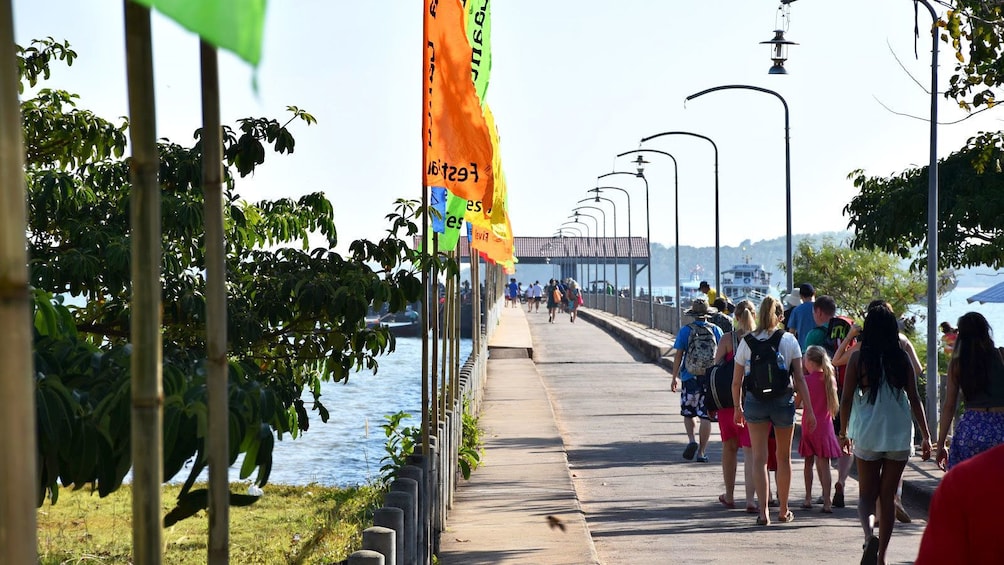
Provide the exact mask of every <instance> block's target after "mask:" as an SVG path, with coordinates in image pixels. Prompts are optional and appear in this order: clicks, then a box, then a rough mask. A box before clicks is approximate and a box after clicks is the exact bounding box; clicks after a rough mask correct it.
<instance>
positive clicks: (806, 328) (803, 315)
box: [788, 283, 816, 350]
mask: <svg viewBox="0 0 1004 565" xmlns="http://www.w3.org/2000/svg"><path fill="white" fill-rule="evenodd" d="M798 296H799V298H800V299H801V300H802V303H801V304H799V305H798V306H795V309H794V310H792V311H791V317H790V318H788V330H789V331H790V330H794V331H795V337H797V338H798V346H799V347H801V348H802V349H803V350H804V349H805V340H806V338H807V337H809V332H811V331H812V329H813V328H815V327H816V320H815V319H813V317H812V306H813V304H812V303H813V302H814V301H815V300H816V289H815V288H813V286H812V285H811V284H809V283H804V284H802V285H800V286H799V287H798Z"/></svg>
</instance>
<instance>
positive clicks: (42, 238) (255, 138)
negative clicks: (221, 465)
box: [18, 40, 456, 504]
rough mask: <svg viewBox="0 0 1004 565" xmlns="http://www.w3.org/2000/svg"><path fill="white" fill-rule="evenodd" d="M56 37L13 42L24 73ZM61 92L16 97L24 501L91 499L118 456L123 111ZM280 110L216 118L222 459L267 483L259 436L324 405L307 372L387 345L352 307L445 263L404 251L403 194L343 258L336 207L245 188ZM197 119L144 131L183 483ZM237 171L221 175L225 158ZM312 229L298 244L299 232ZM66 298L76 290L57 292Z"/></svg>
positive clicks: (125, 378)
mask: <svg viewBox="0 0 1004 565" xmlns="http://www.w3.org/2000/svg"><path fill="white" fill-rule="evenodd" d="M74 56H75V54H74V53H73V52H72V51H70V50H69V48H68V46H67V44H57V43H55V42H54V41H51V40H46V41H41V42H39V41H36V42H35V43H33V44H32V46H31V47H29V48H26V49H20V48H19V50H18V59H19V61H18V62H19V68H20V69H22V73H23V74H22V86H23V83H25V82H26V83H27V84H28V85H29V86H33V87H34V86H35V84H36V82H38V80H39V78H40V77H44V78H48V77H49V73H50V71H49V68H48V66H47V64H48V62H50V61H54V60H59V59H62V60H65V61H66V62H67V63H70V62H72V58H73V57H74ZM75 104H76V96H75V95H72V94H69V93H66V92H63V91H59V90H51V89H40V90H39V91H38V92H37V93H36V94H35V95H34V96H29V97H27V98H26V99H24V101H23V102H22V112H23V115H24V129H25V131H24V136H25V140H26V144H27V160H26V166H25V175H26V181H27V188H28V214H29V217H28V248H29V256H30V268H31V278H32V285H33V286H34V287H35V288H36V289H37V291H36V292H35V294H34V316H35V318H34V320H35V367H36V375H35V378H36V383H37V393H36V398H37V401H38V403H39V410H38V418H39V430H40V433H39V456H40V462H41V465H40V469H39V472H40V479H41V480H40V485H41V487H42V489H43V490H42V491H40V492H39V504H41V503H42V501H43V497H44V495H45V493H46V492H47V493H48V495H49V496H50V498H51V500H52V502H53V503H54V502H55V501H56V498H57V491H58V484H59V483H62V484H63V486H69V485H71V484H72V485H74V487H75V488H81V487H83V486H84V485H91V486H92V488H96V490H97V491H98V492H99V494H101V495H102V496H105V495H107V494H109V493H110V492H112V491H114V490H115V489H116V488H118V487H119V485H120V484H121V481H122V479H123V477H124V476H125V474H126V472H127V471H128V469H129V467H130V465H131V451H130V435H129V434H130V400H131V399H130V374H129V372H130V360H129V357H130V353H131V345H130V344H129V336H130V320H131V308H132V305H131V303H130V299H131V272H130V268H131V267H130V254H131V249H130V241H129V234H130V226H129V209H130V197H131V191H130V187H129V160H128V159H122V155H123V154H124V151H125V143H126V128H127V127H128V124H127V123H126V122H125V121H122V122H121V123H117V124H116V123H111V122H108V121H105V120H103V119H102V118H99V117H97V116H95V115H93V114H92V113H90V112H87V111H83V110H79V109H77V108H76V106H75ZM288 110H289V112H290V113H291V117H290V118H289V119H288V120H287V121H285V122H284V123H280V122H278V121H276V120H273V119H265V118H247V119H243V120H239V122H238V125H237V128H236V129H231V128H228V127H225V128H224V132H223V133H224V159H225V164H226V166H225V178H224V182H225V185H224V189H223V190H224V194H223V199H224V214H225V218H224V223H225V226H224V229H225V240H226V270H227V315H228V324H227V338H228V352H229V367H230V371H229V373H230V374H229V377H230V378H229V394H230V430H229V431H230V454H229V456H230V462H231V464H232V463H233V462H235V461H236V459H237V457H238V456H239V454H241V453H244V454H246V457H245V459H244V460H245V463H244V466H243V467H242V469H241V477H242V478H246V477H248V476H250V474H251V473H252V472H253V471H254V470H255V468H257V469H258V475H257V479H256V482H257V483H258V484H259V485H264V484H265V483H266V482H267V481H268V476H269V472H270V469H271V465H272V446H273V443H274V438H275V435H276V434H278V436H279V438H280V439H281V438H282V435H283V434H285V433H289V434H291V435H292V436H293V437H296V436H297V435H298V434H299V433H301V432H303V431H306V430H307V429H308V427H309V417H308V412H307V407H308V406H307V404H305V403H304V402H303V401H302V400H301V396H302V394H303V393H304V391H310V393H311V394H312V396H313V402H312V403H310V404H311V405H312V406H311V407H312V409H313V410H316V411H317V412H318V414H319V416H320V418H321V419H322V421H326V420H327V415H328V408H327V407H326V406H325V405H324V403H322V401H321V398H320V396H321V392H320V382H321V381H322V380H326V379H334V380H345V379H348V377H349V375H350V374H351V373H352V372H353V371H356V370H360V369H367V370H372V371H373V372H376V371H377V368H378V362H377V357H378V356H379V355H381V354H384V353H387V352H390V351H393V350H394V345H395V343H394V339H393V336H391V335H390V333H389V331H388V330H387V329H386V328H383V327H378V328H368V327H366V324H365V315H366V312H367V309H368V308H370V307H372V308H375V309H380V308H382V307H383V305H384V304H387V305H388V308H389V310H390V311H392V312H396V311H403V310H404V308H405V306H406V305H407V304H408V303H410V302H413V301H416V300H419V299H420V298H421V280H420V272H421V271H422V270H424V269H432V268H433V267H435V268H438V269H442V270H444V271H446V272H448V273H450V272H455V271H456V265H455V263H452V262H445V261H443V260H440V259H437V258H434V257H430V256H427V255H424V254H421V253H419V252H417V251H415V250H412V249H411V247H410V243H411V241H412V239H413V237H414V236H415V235H416V234H417V233H418V225H417V223H416V218H417V217H418V214H419V213H420V210H419V209H418V204H417V202H414V201H407V200H398V201H397V202H396V203H395V207H394V210H393V211H392V212H391V213H390V214H388V215H387V220H388V226H389V227H388V229H387V233H386V236H385V237H384V238H383V239H381V240H379V241H367V240H359V241H354V242H352V243H351V244H350V245H349V248H348V249H349V252H348V254H347V255H346V256H342V255H341V254H339V253H337V252H336V251H335V250H334V247H335V245H336V243H337V236H336V230H335V225H334V205H333V204H332V203H331V201H329V200H328V199H327V198H326V197H325V196H324V195H322V194H320V193H314V194H307V195H304V196H302V197H300V198H298V199H287V198H283V199H278V200H271V201H262V202H257V203H248V202H245V201H243V200H241V199H240V197H239V195H238V194H237V193H236V189H235V187H236V182H237V177H238V176H240V177H243V176H246V175H248V174H252V173H253V172H254V171H255V168H256V167H257V166H259V165H261V164H262V163H263V162H264V157H265V154H266V148H271V149H272V150H273V151H275V152H278V153H292V152H293V150H294V147H295V141H294V139H293V136H292V132H291V131H290V129H289V126H290V125H291V124H292V123H293V122H294V121H295V122H297V123H304V124H308V125H309V124H312V123H314V122H315V120H314V118H313V116H311V115H310V114H308V113H307V112H305V111H303V110H301V109H299V108H296V107H292V106H291V107H289V108H288ZM200 138H201V132H200V131H198V130H197V131H196V132H195V139H196V142H195V144H194V145H193V146H191V147H185V146H182V145H180V144H177V143H172V142H170V141H168V140H161V142H160V143H159V154H160V172H159V177H160V183H161V189H162V218H161V220H162V231H163V236H162V238H163V260H162V265H161V280H162V281H163V291H162V301H161V304H162V326H163V329H162V335H163V342H164V350H163V361H164V364H163V389H164V445H163V449H164V478H165V480H168V479H170V478H171V477H173V476H174V475H175V474H177V473H178V472H180V471H181V470H182V469H186V470H187V471H188V472H189V477H188V481H187V482H186V484H185V485H184V487H183V489H182V492H181V495H182V496H183V495H185V494H186V493H187V492H188V491H189V489H190V488H191V486H192V482H193V481H194V478H195V477H196V476H197V475H198V474H199V473H200V472H201V471H202V470H203V469H204V468H205V466H206V453H205V437H206V432H207V430H206V427H207V424H206V420H207V399H206V392H205V377H206V375H205V369H204V362H203V360H204V358H205V356H206V345H205V340H206V338H205V331H206V329H205V322H206V320H205V318H206V308H205V286H206V280H205V271H204V268H205V267H204V264H205V247H204V244H203V238H202V233H203V225H204V222H203V213H204V212H203V196H202V187H201V161H202V154H201V143H200ZM235 170H236V173H237V174H236V175H235V174H234V171H235ZM312 238H313V239H320V240H321V241H322V244H321V245H320V246H318V247H314V248H311V247H310V244H309V242H310V240H311V239H312ZM63 296H70V297H74V300H69V301H67V302H73V303H77V304H78V303H81V302H82V303H83V304H82V305H74V306H69V305H66V304H64V303H63V298H62V297H63Z"/></svg>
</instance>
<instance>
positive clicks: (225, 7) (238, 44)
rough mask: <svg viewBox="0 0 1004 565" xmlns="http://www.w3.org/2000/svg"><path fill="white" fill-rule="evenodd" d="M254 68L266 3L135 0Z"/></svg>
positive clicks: (261, 0) (256, 0)
mask: <svg viewBox="0 0 1004 565" xmlns="http://www.w3.org/2000/svg"><path fill="white" fill-rule="evenodd" d="M133 2H136V3H138V4H142V5H144V6H146V7H148V8H153V9H155V10H157V11H158V12H160V13H162V14H164V15H165V16H167V17H169V18H171V19H172V20H174V21H176V22H178V23H179V24H181V26H182V27H184V28H185V29H188V30H189V31H192V32H195V33H197V34H199V36H200V37H201V38H202V39H204V40H206V41H207V42H209V43H212V44H213V45H216V46H217V47H220V48H223V49H226V50H228V51H232V52H233V53H234V54H235V55H237V56H238V57H240V58H241V59H244V60H245V61H247V62H248V63H251V64H252V65H254V66H256V67H257V66H258V62H259V61H260V60H261V37H262V31H263V30H264V29H265V2H266V0H133Z"/></svg>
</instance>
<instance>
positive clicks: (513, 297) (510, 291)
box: [505, 277, 519, 307]
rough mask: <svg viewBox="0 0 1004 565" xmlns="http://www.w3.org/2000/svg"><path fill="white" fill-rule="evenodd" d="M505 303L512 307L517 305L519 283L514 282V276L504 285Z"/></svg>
mask: <svg viewBox="0 0 1004 565" xmlns="http://www.w3.org/2000/svg"><path fill="white" fill-rule="evenodd" d="M505 305H506V306H512V307H516V306H518V305H519V284H517V283H516V277H513V278H511V279H509V284H507V285H506V293H505Z"/></svg>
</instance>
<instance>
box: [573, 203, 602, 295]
mask: <svg viewBox="0 0 1004 565" xmlns="http://www.w3.org/2000/svg"><path fill="white" fill-rule="evenodd" d="M592 201H593V199H592V198H585V199H583V200H579V204H581V203H583V202H592ZM589 208H592V209H593V210H596V211H597V212H599V213H600V214H602V215H603V310H604V311H606V309H607V212H606V210H604V209H603V208H598V207H596V206H576V207H575V208H572V209H573V210H575V213H576V214H578V213H579V210H582V209H589ZM583 215H586V214H583ZM599 253H600V250H599V248H597V249H596V254H597V255H599ZM597 278H599V277H597Z"/></svg>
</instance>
